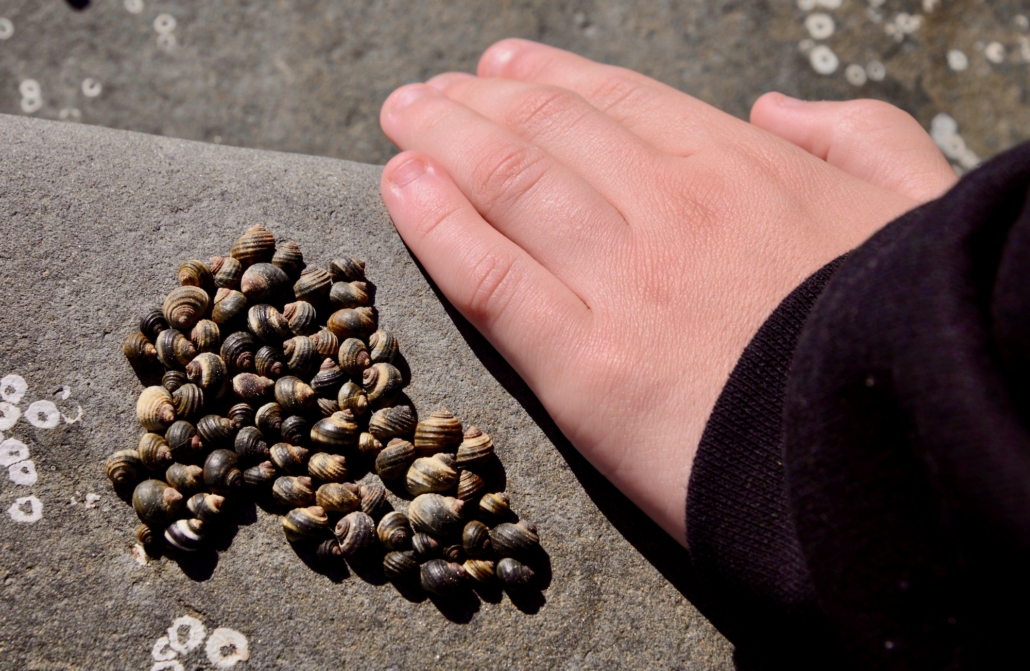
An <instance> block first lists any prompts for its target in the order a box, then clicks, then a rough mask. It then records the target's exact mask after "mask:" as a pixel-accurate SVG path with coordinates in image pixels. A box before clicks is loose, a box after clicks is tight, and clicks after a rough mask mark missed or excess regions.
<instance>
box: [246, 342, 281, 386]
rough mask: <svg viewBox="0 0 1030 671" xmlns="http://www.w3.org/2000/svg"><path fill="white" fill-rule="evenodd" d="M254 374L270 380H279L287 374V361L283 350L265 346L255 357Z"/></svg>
mask: <svg viewBox="0 0 1030 671" xmlns="http://www.w3.org/2000/svg"><path fill="white" fill-rule="evenodd" d="M254 372H256V373H257V374H258V375H260V376H262V377H267V378H268V379H270V380H278V379H279V378H281V377H282V376H283V375H285V374H286V361H285V359H284V357H283V351H282V348H279V347H272V346H271V345H265V346H264V347H262V348H261V349H259V350H258V351H257V354H255V355H254Z"/></svg>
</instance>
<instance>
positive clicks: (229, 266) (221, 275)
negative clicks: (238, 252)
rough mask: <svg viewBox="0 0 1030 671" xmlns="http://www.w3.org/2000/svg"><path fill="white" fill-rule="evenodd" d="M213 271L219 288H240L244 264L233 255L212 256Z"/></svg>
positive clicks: (211, 265)
mask: <svg viewBox="0 0 1030 671" xmlns="http://www.w3.org/2000/svg"><path fill="white" fill-rule="evenodd" d="M210 268H211V273H212V275H213V276H214V281H215V286H216V287H218V288H219V289H239V288H240V279H241V278H242V277H243V266H241V265H240V262H239V261H237V260H236V259H234V258H232V257H231V256H212V257H211V264H210Z"/></svg>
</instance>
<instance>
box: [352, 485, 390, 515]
mask: <svg viewBox="0 0 1030 671" xmlns="http://www.w3.org/2000/svg"><path fill="white" fill-rule="evenodd" d="M358 497H359V498H360V499H361V512H363V513H365V514H366V515H368V516H369V517H378V516H379V513H380V511H382V510H383V508H384V506H386V505H387V501H386V487H383V486H382V485H381V484H379V483H378V482H371V483H369V484H365V485H361V486H359V487H358Z"/></svg>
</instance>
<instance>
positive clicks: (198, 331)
mask: <svg viewBox="0 0 1030 671" xmlns="http://www.w3.org/2000/svg"><path fill="white" fill-rule="evenodd" d="M190 342H191V343H193V346H194V347H196V348H197V351H198V352H217V351H218V348H219V347H221V346H222V333H221V331H220V330H219V329H218V324H216V323H214V322H213V321H211V320H210V319H201V320H200V321H199V322H197V324H196V325H195V326H194V327H193V330H192V331H190Z"/></svg>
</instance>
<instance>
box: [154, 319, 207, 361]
mask: <svg viewBox="0 0 1030 671" xmlns="http://www.w3.org/2000/svg"><path fill="white" fill-rule="evenodd" d="M154 349H155V350H156V351H157V360H158V361H160V362H161V364H162V365H163V366H164V367H165V368H173V369H178V370H182V369H183V368H185V367H186V364H188V363H189V362H190V361H193V357H195V356H197V348H196V347H194V346H193V343H191V342H190V341H189V338H187V337H186V336H184V335H183V334H182V333H181V332H180V331H177V330H175V329H166V330H164V331H161V333H160V334H159V335H158V336H157V342H156V343H154Z"/></svg>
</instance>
